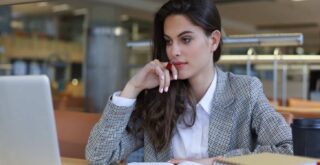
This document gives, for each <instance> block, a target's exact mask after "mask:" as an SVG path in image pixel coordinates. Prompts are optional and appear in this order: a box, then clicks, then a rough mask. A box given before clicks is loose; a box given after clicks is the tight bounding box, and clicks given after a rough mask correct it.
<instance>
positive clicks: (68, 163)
mask: <svg viewBox="0 0 320 165" xmlns="http://www.w3.org/2000/svg"><path fill="white" fill-rule="evenodd" d="M61 162H62V165H88V162H87V161H86V160H84V159H75V158H66V157H62V158H61Z"/></svg>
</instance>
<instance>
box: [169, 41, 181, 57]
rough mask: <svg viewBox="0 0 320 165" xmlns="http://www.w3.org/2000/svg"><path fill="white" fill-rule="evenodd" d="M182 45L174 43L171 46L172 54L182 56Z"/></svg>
mask: <svg viewBox="0 0 320 165" xmlns="http://www.w3.org/2000/svg"><path fill="white" fill-rule="evenodd" d="M180 54H181V53H180V47H179V45H178V44H175V43H174V44H172V45H171V48H170V55H171V56H180Z"/></svg>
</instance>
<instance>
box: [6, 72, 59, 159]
mask: <svg viewBox="0 0 320 165" xmlns="http://www.w3.org/2000/svg"><path fill="white" fill-rule="evenodd" d="M0 132H1V135H0V164H7V165H22V164H23V165H42V164H46V165H60V164H61V161H60V154H59V147H58V140H57V133H56V126H55V121H54V113H53V106H52V99H51V91H50V82H49V79H48V78H47V77H46V76H0Z"/></svg>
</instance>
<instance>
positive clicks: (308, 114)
mask: <svg viewBox="0 0 320 165" xmlns="http://www.w3.org/2000/svg"><path fill="white" fill-rule="evenodd" d="M276 110H277V111H278V112H288V113H291V114H293V116H294V117H295V118H298V117H303V118H320V108H294V107H282V106H276Z"/></svg>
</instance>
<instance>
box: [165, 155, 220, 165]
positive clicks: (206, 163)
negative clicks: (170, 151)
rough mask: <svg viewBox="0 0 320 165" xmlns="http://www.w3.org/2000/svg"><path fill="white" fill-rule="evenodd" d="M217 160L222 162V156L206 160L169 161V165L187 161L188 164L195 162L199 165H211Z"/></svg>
mask: <svg viewBox="0 0 320 165" xmlns="http://www.w3.org/2000/svg"><path fill="white" fill-rule="evenodd" d="M217 160H223V157H222V156H218V157H213V158H206V159H172V160H170V161H169V163H172V164H179V163H182V162H185V161H189V162H196V163H200V164H203V165H213V164H214V162H215V161H217Z"/></svg>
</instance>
